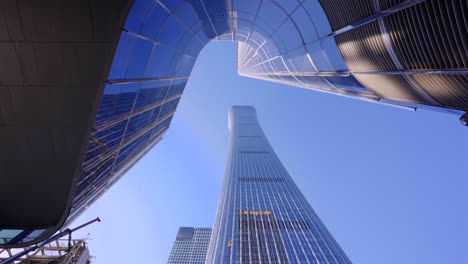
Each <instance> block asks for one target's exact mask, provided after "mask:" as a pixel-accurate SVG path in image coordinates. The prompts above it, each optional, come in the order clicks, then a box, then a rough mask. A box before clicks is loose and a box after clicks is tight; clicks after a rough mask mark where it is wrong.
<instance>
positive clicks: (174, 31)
mask: <svg viewBox="0 0 468 264" xmlns="http://www.w3.org/2000/svg"><path fill="white" fill-rule="evenodd" d="M184 34H191V33H190V32H187V29H186V28H185V27H184V26H183V25H182V24H181V23H180V22H179V21H178V20H177V19H176V18H175V17H174V16H170V17H169V18H168V19H167V21H166V23H165V24H164V26H163V27H162V28H161V31H160V33H159V35H158V38H157V41H158V42H159V43H162V44H166V45H168V46H171V47H172V46H177V44H178V42H179V41H180V39H182V37H183V35H184Z"/></svg>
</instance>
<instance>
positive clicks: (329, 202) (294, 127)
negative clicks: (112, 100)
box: [73, 42, 468, 264]
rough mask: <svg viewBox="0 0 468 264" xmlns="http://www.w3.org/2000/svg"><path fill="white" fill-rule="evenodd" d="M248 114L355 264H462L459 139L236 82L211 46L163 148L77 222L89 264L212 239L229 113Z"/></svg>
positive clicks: (465, 173)
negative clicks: (194, 233) (199, 230)
mask: <svg viewBox="0 0 468 264" xmlns="http://www.w3.org/2000/svg"><path fill="white" fill-rule="evenodd" d="M234 104H238V105H253V106H255V107H256V108H257V113H258V118H259V121H260V124H261V126H262V128H263V130H264V131H265V133H266V135H267V137H268V138H269V141H270V143H271V145H272V146H273V148H274V149H275V151H276V153H277V154H278V156H279V158H280V159H281V160H282V162H283V164H284V165H285V167H286V169H287V170H288V171H289V173H290V174H291V176H292V177H293V179H294V180H295V181H296V184H297V185H298V186H299V188H300V189H301V190H302V191H303V193H304V195H305V196H306V197H307V199H308V200H309V202H310V203H311V205H312V207H314V209H315V210H316V212H317V213H318V215H319V216H320V218H321V219H322V221H323V222H324V223H325V225H326V226H327V227H328V229H329V230H330V232H331V233H332V234H333V235H334V237H335V239H336V240H337V241H338V243H339V244H340V245H341V247H342V248H343V250H344V251H345V252H346V253H347V255H348V256H349V258H350V259H351V260H352V261H353V263H363V264H366V263H368V264H376V263H379V264H380V263H382V264H383V263H391V264H394V263H399V264H405V263H411V264H414V263H424V264H433V263H434V264H436V263H437V264H440V263H468V256H467V254H466V249H467V248H468V238H467V237H468V224H467V223H468V194H467V191H466V190H467V186H468V185H467V183H468V180H467V177H468V166H467V164H468V128H466V127H463V126H462V125H461V124H460V123H459V122H458V120H457V119H458V117H457V116H454V115H449V114H444V113H439V112H434V111H427V110H421V111H416V112H411V111H407V110H402V109H398V108H393V107H389V106H383V105H378V104H373V103H367V102H363V101H358V100H353V99H349V98H343V97H339V96H335V95H329V94H324V93H320V92H315V91H310V90H307V89H303V88H297V87H291V86H287V85H282V84H276V83H271V82H266V81H261V80H255V79H250V78H245V77H241V76H239V75H238V74H237V70H236V46H235V44H234V43H231V42H211V43H210V44H209V45H208V46H207V47H205V48H204V49H203V50H202V52H201V54H200V56H199V59H198V61H197V63H196V65H195V67H194V69H193V72H192V75H191V78H190V80H189V82H188V84H187V87H186V89H185V93H184V95H183V97H182V100H181V101H180V104H179V107H178V109H177V113H176V115H175V117H174V119H173V121H172V126H171V128H170V129H169V131H168V132H167V134H166V136H165V137H164V139H163V140H162V141H161V142H160V143H159V144H158V145H157V146H156V147H155V148H154V149H153V150H152V151H151V152H150V153H148V154H147V155H146V156H145V157H144V158H143V159H142V160H141V161H140V162H139V163H138V164H137V165H136V166H135V167H134V168H133V169H132V170H130V171H129V172H128V173H127V175H125V176H124V177H123V178H122V179H121V180H120V181H119V182H118V183H117V184H116V185H114V187H113V188H112V189H111V190H109V191H108V192H107V193H106V194H105V195H104V196H103V197H102V198H101V199H100V200H99V201H97V202H96V203H95V204H94V205H93V206H92V207H91V208H89V209H88V211H86V212H85V213H84V214H83V215H82V217H80V218H79V219H78V220H77V221H75V223H74V225H73V226H75V225H79V224H81V223H83V222H85V221H88V220H90V219H92V218H94V217H96V216H99V217H101V218H102V222H101V223H96V224H93V225H92V226H91V227H88V228H85V229H84V230H83V231H82V232H80V233H77V234H75V237H84V236H86V235H87V233H89V235H88V237H89V238H90V240H89V245H90V251H91V254H92V255H94V256H95V257H96V259H95V260H94V261H93V263H98V264H103V263H166V262H167V259H168V256H169V253H170V250H171V247H172V244H173V242H174V240H175V237H176V234H177V230H178V228H179V227H180V226H195V227H211V226H212V224H213V222H214V218H215V214H216V209H217V205H218V199H219V194H220V189H221V182H222V179H223V176H224V166H225V162H226V159H227V146H228V128H227V113H228V109H229V107H230V106H231V105H234Z"/></svg>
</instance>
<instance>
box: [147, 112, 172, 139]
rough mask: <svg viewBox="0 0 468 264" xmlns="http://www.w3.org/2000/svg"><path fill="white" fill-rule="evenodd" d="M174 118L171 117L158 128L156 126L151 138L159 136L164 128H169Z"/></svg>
mask: <svg viewBox="0 0 468 264" xmlns="http://www.w3.org/2000/svg"><path fill="white" fill-rule="evenodd" d="M172 118H173V116H170V117H168V118H167V119H165V120H164V121H162V122H161V123H159V124H158V125H157V126H155V127H154V128H153V131H152V136H151V137H155V136H157V135H158V134H159V133H160V132H161V131H162V130H163V129H164V128H166V127H168V126H169V125H170V124H171V121H172Z"/></svg>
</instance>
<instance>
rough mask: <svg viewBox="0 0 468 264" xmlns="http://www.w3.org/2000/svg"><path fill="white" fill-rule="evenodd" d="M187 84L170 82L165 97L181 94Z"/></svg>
mask: <svg viewBox="0 0 468 264" xmlns="http://www.w3.org/2000/svg"><path fill="white" fill-rule="evenodd" d="M186 84H187V81H186V80H175V81H173V82H172V84H171V87H170V88H169V92H168V94H167V97H171V96H174V95H177V94H181V93H182V92H183V91H184V88H185V85H186Z"/></svg>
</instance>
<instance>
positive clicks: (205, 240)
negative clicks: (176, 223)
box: [167, 227, 211, 264]
mask: <svg viewBox="0 0 468 264" xmlns="http://www.w3.org/2000/svg"><path fill="white" fill-rule="evenodd" d="M210 237H211V228H203V227H181V228H179V232H178V233H177V237H176V241H175V242H174V246H173V247H172V251H171V255H169V260H168V261H167V263H170V264H205V258H206V252H207V250H208V245H209V243H210Z"/></svg>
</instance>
